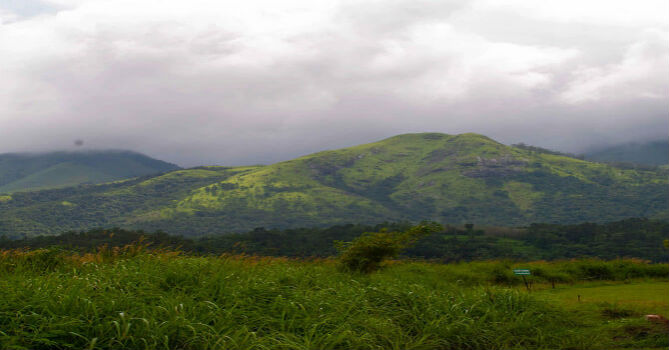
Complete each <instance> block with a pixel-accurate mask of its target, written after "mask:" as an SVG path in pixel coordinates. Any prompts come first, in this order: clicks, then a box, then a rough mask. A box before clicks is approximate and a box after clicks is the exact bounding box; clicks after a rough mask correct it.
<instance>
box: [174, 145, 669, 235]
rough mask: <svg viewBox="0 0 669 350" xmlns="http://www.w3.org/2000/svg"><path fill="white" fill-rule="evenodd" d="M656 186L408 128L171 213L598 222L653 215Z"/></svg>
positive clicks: (221, 187)
mask: <svg viewBox="0 0 669 350" xmlns="http://www.w3.org/2000/svg"><path fill="white" fill-rule="evenodd" d="M666 185H667V181H666V178H665V177H664V176H663V175H661V174H659V173H655V172H643V171H628V170H626V171H623V170H619V169H615V168H611V167H608V166H605V165H602V164H595V163H590V162H586V161H582V160H578V159H573V158H568V157H562V156H555V155H550V154H540V153H531V152H529V151H526V150H522V149H517V148H514V147H509V146H505V145H503V144H500V143H498V142H495V141H494V140H491V139H489V138H487V137H485V136H481V135H476V134H463V135H456V136H449V135H444V134H410V135H400V136H397V137H393V138H390V139H386V140H383V141H380V142H377V143H372V144H367V145H362V146H357V147H351V148H346V149H341V150H336V151H327V152H321V153H317V154H313V155H309V156H306V157H302V158H299V159H295V160H292V161H287V162H282V163H278V164H274V165H271V166H267V167H264V168H262V169H259V170H257V171H253V172H248V173H243V174H239V175H236V176H232V177H230V178H228V179H226V180H224V181H222V182H220V183H217V184H212V185H210V186H207V187H204V188H201V189H198V190H196V191H195V192H193V193H192V194H191V195H189V196H188V197H186V198H184V200H182V201H180V202H179V203H178V205H177V207H176V209H175V210H176V211H182V212H188V211H204V212H221V213H228V214H229V213H234V212H247V211H253V212H255V214H256V215H255V216H254V217H256V220H255V221H254V225H256V226H261V225H269V226H274V225H280V226H281V225H292V224H312V223H314V224H319V223H320V224H322V223H332V222H341V221H347V220H348V221H358V220H365V221H367V220H374V219H376V220H377V221H378V220H398V219H408V220H421V219H432V220H439V221H444V222H453V223H461V222H465V221H467V222H470V221H471V222H476V223H489V224H507V225H508V224H523V223H528V222H533V221H557V222H580V221H587V220H592V221H602V220H608V219H614V218H620V217H627V216H655V215H656V214H657V213H659V212H661V210H663V208H667V203H666V196H664V191H665V190H666ZM258 219H260V220H258Z"/></svg>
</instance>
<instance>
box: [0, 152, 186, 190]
mask: <svg viewBox="0 0 669 350" xmlns="http://www.w3.org/2000/svg"><path fill="white" fill-rule="evenodd" d="M176 169H179V167H178V166H176V165H174V164H170V163H167V162H163V161H160V160H157V159H153V158H150V157H147V156H145V155H143V154H139V153H135V152H129V151H86V152H52V153H41V154H38V153H35V154H32V153H16V154H12V153H7V154H0V193H8V192H15V191H26V190H36V189H45V188H57V187H66V186H74V185H79V184H98V183H103V182H110V181H116V180H121V179H127V178H130V177H135V176H141V175H148V174H157V173H162V172H166V171H172V170H176Z"/></svg>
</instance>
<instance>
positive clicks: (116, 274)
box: [0, 245, 669, 350]
mask: <svg viewBox="0 0 669 350" xmlns="http://www.w3.org/2000/svg"><path fill="white" fill-rule="evenodd" d="M513 268H529V269H531V270H532V271H533V272H534V273H535V274H536V276H532V277H531V278H533V281H534V282H535V284H534V285H533V288H534V290H535V291H536V292H532V293H528V292H527V291H525V290H524V287H522V280H521V279H520V278H519V277H518V276H513V274H512V272H511V269H513ZM602 270H611V271H614V272H615V273H613V274H612V275H611V276H603V275H601V274H600V271H602ZM539 272H541V273H539ZM667 272H668V268H667V265H666V264H658V265H650V264H646V263H643V262H640V261H625V260H616V261H611V262H603V261H596V260H594V261H593V260H586V261H570V262H558V263H546V262H538V263H524V264H511V263H507V262H477V263H468V264H453V265H439V264H429V263H421V262H411V263H407V262H399V261H395V262H391V263H390V264H389V265H388V266H387V267H386V268H385V269H384V270H382V271H381V272H379V273H376V274H372V275H360V274H351V273H345V272H342V271H340V270H339V269H337V266H336V264H335V262H334V261H332V260H316V261H299V260H288V259H280V258H258V257H240V256H221V257H193V256H180V255H179V254H178V253H176V252H170V251H151V252H145V251H142V249H141V246H136V245H135V246H128V247H126V248H123V249H116V250H112V249H101V250H100V251H98V252H97V253H96V254H83V255H80V254H72V253H68V252H64V251H58V250H55V249H45V250H36V251H0V290H2V293H3V298H2V302H0V315H2V317H0V348H3V349H212V350H213V349H472V350H474V349H615V348H623V347H629V348H635V349H638V348H642V347H643V348H646V347H648V348H661V347H664V348H666V346H667V345H668V344H669V343H668V342H667V337H666V333H665V332H666V331H665V329H664V328H663V325H660V324H654V323H650V322H648V321H646V320H644V319H643V318H642V315H643V314H644V313H662V312H664V310H666V307H667V303H668V302H669V300H667V295H669V294H667V293H666V291H667V287H668V286H667V285H668V284H667V283H666V274H667ZM545 276H555V277H556V278H558V279H559V281H558V283H557V286H556V287H557V288H556V289H550V288H551V287H550V283H549V280H550V279H549V278H546V277H545ZM616 276H621V277H622V278H623V279H624V280H625V282H626V284H616V285H613V284H610V285H611V286H616V287H622V290H623V291H624V292H625V295H626V296H627V297H628V298H627V299H631V301H638V302H641V303H642V304H634V303H628V302H627V301H628V300H625V299H621V300H616V301H618V302H617V303H613V300H611V299H610V292H609V291H608V290H603V291H602V290H601V289H602V288H601V287H602V286H601V284H602V283H604V281H610V280H618V277H616ZM562 278H566V279H573V280H574V281H579V280H580V281H583V280H588V281H597V282H596V283H593V282H589V283H587V284H584V283H583V282H581V283H580V284H576V287H577V288H578V289H574V291H575V292H577V293H578V294H579V295H581V296H583V302H582V303H575V302H574V300H575V299H576V298H575V297H576V296H575V295H574V293H572V292H570V291H571V289H572V288H573V287H574V286H573V285H571V284H566V283H563V281H564V280H563V279H562ZM552 280H554V279H552ZM609 283H612V282H609ZM593 285H594V286H596V287H594V288H587V287H592V286H593ZM635 287H637V288H635ZM649 287H653V289H652V290H649ZM640 291H644V293H643V294H642V295H643V297H639V295H640V294H638V293H639V292H640ZM653 291H656V292H653ZM607 293H609V294H607ZM614 293H615V292H614ZM642 298H645V299H642ZM644 302H645V303H644Z"/></svg>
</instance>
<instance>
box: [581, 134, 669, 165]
mask: <svg viewBox="0 0 669 350" xmlns="http://www.w3.org/2000/svg"><path fill="white" fill-rule="evenodd" d="M585 159H587V160H590V161H595V162H607V163H615V162H618V163H633V164H644V165H667V164H669V139H664V140H655V141H649V142H642V143H626V144H621V145H614V146H609V147H606V148H602V149H598V150H594V151H590V152H587V153H586V154H585Z"/></svg>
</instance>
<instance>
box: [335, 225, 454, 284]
mask: <svg viewBox="0 0 669 350" xmlns="http://www.w3.org/2000/svg"><path fill="white" fill-rule="evenodd" d="M442 229H443V227H442V226H441V225H439V224H437V223H421V224H420V225H418V226H414V227H412V228H410V229H409V230H407V231H404V232H387V231H385V230H382V231H380V232H365V233H363V234H362V236H360V237H358V238H356V239H354V240H353V241H351V242H336V245H337V249H338V250H339V251H340V256H339V262H340V263H341V266H342V267H343V268H344V269H346V270H349V271H357V272H362V273H371V272H374V271H376V270H378V269H379V268H380V267H381V263H382V262H383V260H385V259H388V258H394V257H396V256H397V255H399V253H400V252H401V251H402V250H403V249H405V248H407V247H409V246H410V245H412V244H413V243H415V242H416V240H418V239H419V238H421V237H424V236H426V235H429V234H430V233H433V232H436V231H439V230H442Z"/></svg>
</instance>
